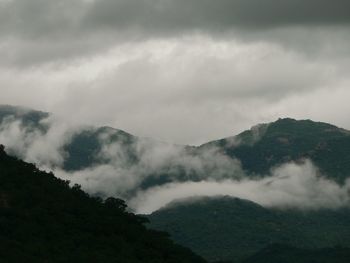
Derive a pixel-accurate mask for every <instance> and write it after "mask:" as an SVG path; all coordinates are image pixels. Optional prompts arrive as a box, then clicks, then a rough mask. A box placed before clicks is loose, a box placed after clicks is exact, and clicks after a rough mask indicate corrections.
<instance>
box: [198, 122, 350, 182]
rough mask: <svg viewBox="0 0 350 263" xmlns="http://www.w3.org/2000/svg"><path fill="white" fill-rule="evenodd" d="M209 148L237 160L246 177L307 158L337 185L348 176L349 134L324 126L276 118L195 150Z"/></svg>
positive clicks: (323, 124) (262, 173)
mask: <svg viewBox="0 0 350 263" xmlns="http://www.w3.org/2000/svg"><path fill="white" fill-rule="evenodd" d="M213 146H215V147H218V148H219V149H221V151H222V152H224V153H225V154H226V155H228V156H230V157H232V158H238V159H239V160H240V161H241V163H242V167H243V169H244V170H246V171H247V173H248V174H253V175H266V174H268V172H269V170H270V169H271V168H272V167H274V166H276V165H280V164H282V163H286V162H290V161H298V160H300V159H305V158H307V159H310V160H312V161H313V163H314V164H315V165H316V166H317V167H319V168H320V170H321V172H323V173H324V174H325V175H327V176H328V177H330V178H332V179H335V180H337V181H338V182H343V181H344V180H345V179H346V178H348V177H350V131H348V130H344V129H341V128H338V127H336V126H334V125H331V124H327V123H322V122H314V121H311V120H299V121H298V120H294V119H288V118H287V119H279V120H277V121H276V122H272V123H269V124H261V125H257V126H255V127H253V128H252V129H250V130H247V131H244V132H242V133H241V134H239V135H237V136H235V137H230V138H225V139H221V140H218V141H213V142H209V143H207V144H204V145H202V146H201V147H199V149H202V150H205V149H206V148H210V147H213Z"/></svg>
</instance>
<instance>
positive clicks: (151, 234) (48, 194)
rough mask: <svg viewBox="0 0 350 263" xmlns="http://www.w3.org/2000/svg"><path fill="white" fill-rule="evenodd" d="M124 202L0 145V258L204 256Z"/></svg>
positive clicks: (8, 261) (7, 262) (196, 261)
mask: <svg viewBox="0 0 350 263" xmlns="http://www.w3.org/2000/svg"><path fill="white" fill-rule="evenodd" d="M125 208H126V206H125V203H124V202H123V201H122V200H120V199H114V198H109V199H107V200H105V201H102V200H101V199H99V198H93V197H90V196H88V195H87V194H86V193H84V192H83V191H82V190H80V187H79V186H74V187H72V188H71V187H70V186H69V184H68V182H67V181H62V180H60V179H57V178H55V177H54V175H53V174H51V173H46V172H43V171H40V170H38V169H37V168H36V167H35V166H34V165H33V164H29V163H25V162H23V161H20V160H18V159H16V158H13V157H10V156H8V155H7V154H6V153H5V151H4V147H3V146H1V147H0V262H4V263H14V262H18V263H23V262H36V263H40V262H43V263H44V262H45V263H49V262H62V263H63V262H64V263H66V262H84V263H86V262H91V263H97V262H101V263H102V262H103V263H106V262H118V263H123V262H125V263H126V262H149V263H157V262H159V263H162V262H164V263H165V262H169V263H170V262H171V263H177V262H186V263H190V262H193V263H201V262H205V261H204V260H203V259H201V258H200V257H198V256H196V255H195V254H193V253H192V252H191V251H190V250H189V249H186V248H183V247H181V246H179V245H176V244H174V243H173V242H172V241H171V240H170V239H168V237H167V234H166V233H162V232H157V231H153V230H148V229H146V227H145V226H144V225H143V224H144V223H145V219H144V218H141V217H138V216H136V215H134V214H132V213H129V212H127V211H126V209H125Z"/></svg>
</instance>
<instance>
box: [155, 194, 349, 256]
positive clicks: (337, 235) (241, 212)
mask: <svg viewBox="0 0 350 263" xmlns="http://www.w3.org/2000/svg"><path fill="white" fill-rule="evenodd" d="M149 219H150V221H151V224H150V227H151V228H154V229H159V230H164V231H167V232H169V233H170V234H171V236H172V237H173V238H174V240H175V241H177V242H179V243H180V244H182V245H184V246H187V247H189V248H191V249H192V250H193V251H195V252H196V253H198V254H199V255H202V256H203V257H205V258H206V259H208V260H211V261H213V260H232V261H235V260H242V259H244V258H246V257H247V256H250V255H253V254H254V253H256V252H257V251H259V250H261V249H263V248H264V247H266V246H268V245H269V244H274V243H283V244H289V245H291V246H296V247H304V248H323V247H333V246H336V245H344V246H350V210H349V209H342V210H334V211H333V210H320V211H314V212H311V211H310V212H301V211H283V210H272V209H266V208H264V207H262V206H260V205H257V204H255V203H252V202H250V201H245V200H241V199H237V198H231V197H216V198H209V197H207V198H195V199H190V200H183V201H182V202H180V201H178V202H174V203H173V204H170V205H169V206H168V207H165V208H163V209H161V210H159V211H156V212H154V213H153V214H151V215H150V216H149Z"/></svg>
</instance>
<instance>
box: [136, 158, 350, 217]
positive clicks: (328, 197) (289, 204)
mask: <svg viewBox="0 0 350 263" xmlns="http://www.w3.org/2000/svg"><path fill="white" fill-rule="evenodd" d="M221 195H228V196H232V197H238V198H242V199H247V200H251V201H253V202H255V203H258V204H260V205H262V206H265V207H272V208H281V209H285V208H293V209H302V210H310V209H311V210H314V209H321V208H327V209H337V208H340V207H345V206H349V205H350V181H347V182H346V183H345V184H344V185H343V186H340V185H338V184H337V183H335V182H334V181H331V180H328V179H325V178H324V177H322V176H320V174H319V172H318V170H317V168H316V167H315V166H314V165H313V164H312V163H311V162H310V161H308V160H306V161H305V162H304V163H303V164H296V163H288V164H284V165H282V166H280V167H278V168H275V169H274V170H272V171H271V175H270V176H268V177H265V178H262V179H249V178H245V179H242V180H224V181H214V180H208V181H203V182H186V183H171V184H168V185H166V186H161V187H155V188H153V189H149V190H147V191H145V192H140V193H138V196H137V197H135V198H134V199H132V200H131V201H130V202H129V203H130V205H131V207H133V208H134V209H135V210H136V211H137V212H138V213H141V214H149V213H152V212H153V211H156V210H158V209H160V208H162V207H164V206H165V205H167V204H168V203H170V202H171V201H173V200H176V199H183V198H186V197H193V196H221Z"/></svg>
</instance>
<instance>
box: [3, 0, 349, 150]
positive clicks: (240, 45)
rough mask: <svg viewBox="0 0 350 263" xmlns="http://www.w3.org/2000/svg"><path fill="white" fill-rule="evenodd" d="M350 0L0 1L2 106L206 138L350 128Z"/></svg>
mask: <svg viewBox="0 0 350 263" xmlns="http://www.w3.org/2000/svg"><path fill="white" fill-rule="evenodd" d="M349 47H350V1H349V0H307V1H305V0H30V1H28V0H0V104H12V105H21V106H26V107H31V108H35V109H40V110H45V111H50V112H53V113H55V114H57V115H60V116H63V117H64V118H67V120H69V121H76V122H83V123H91V124H96V125H110V126H113V127H115V128H121V129H123V130H126V131H128V132H131V133H133V134H136V135H140V136H147V137H155V138H158V139H162V140H166V141H171V142H176V143H183V144H185V143H186V144H199V143H203V142H206V141H209V140H211V139H216V138H221V137H226V136H230V135H234V134H236V133H238V132H240V131H242V130H243V129H246V128H249V127H250V126H252V125H254V124H256V123H260V122H269V121H273V120H275V119H277V118H279V117H287V116H289V117H294V118H298V119H306V118H311V119H314V120H318V121H326V122H331V123H333V124H336V125H338V126H342V127H345V128H348V129H350V118H349V117H348V116H349V113H350V103H349V98H350V86H349V85H350V48H349Z"/></svg>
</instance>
